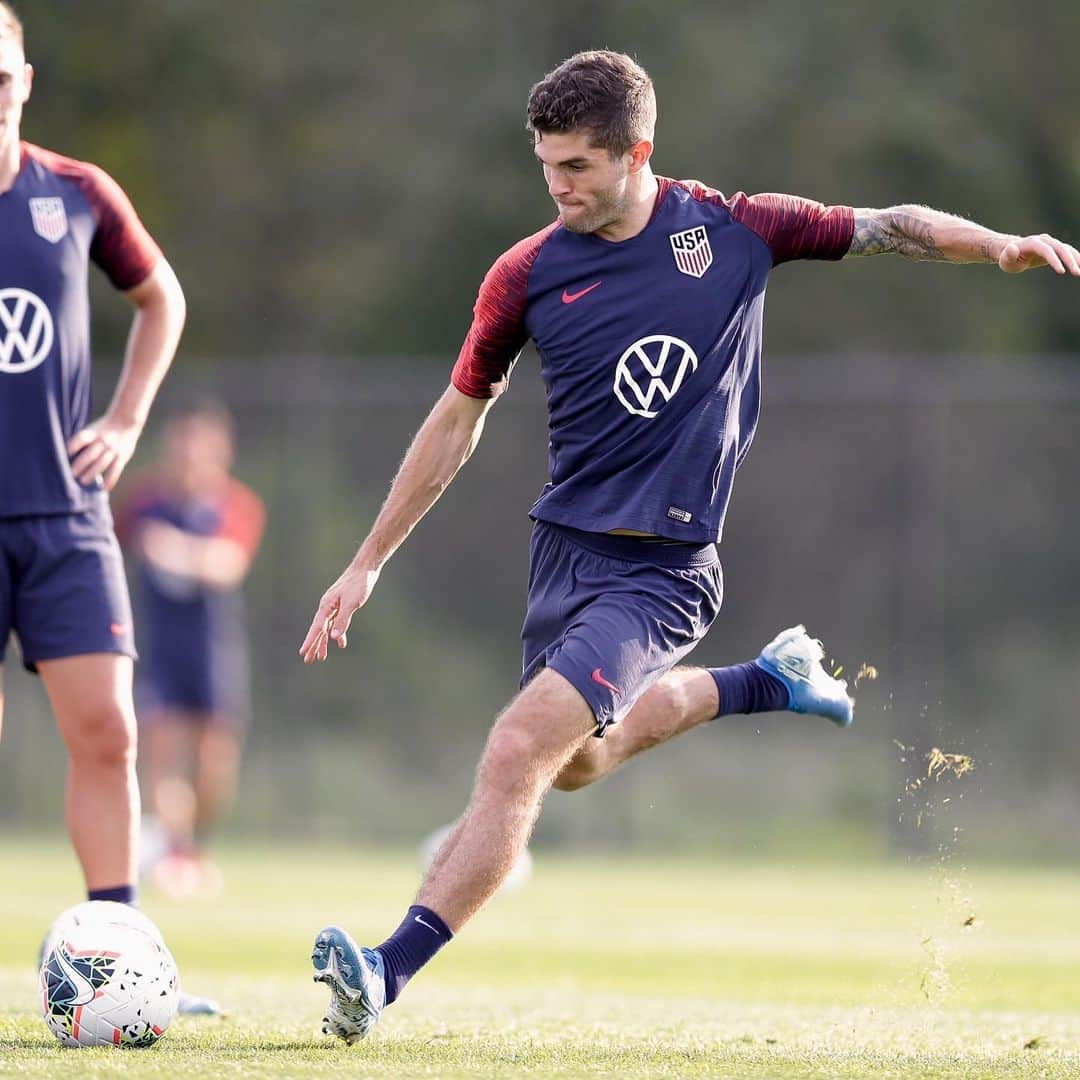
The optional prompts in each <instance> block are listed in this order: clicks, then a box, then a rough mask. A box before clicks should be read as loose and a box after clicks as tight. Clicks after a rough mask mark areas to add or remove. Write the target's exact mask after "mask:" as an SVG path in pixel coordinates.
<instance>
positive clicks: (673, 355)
mask: <svg viewBox="0 0 1080 1080" xmlns="http://www.w3.org/2000/svg"><path fill="white" fill-rule="evenodd" d="M655 119H656V100H655V97H654V95H653V88H652V83H651V81H650V79H649V76H648V75H647V74H646V73H645V72H644V71H643V70H642V69H641V68H640V67H639V66H638V65H637V64H636V63H634V61H633V60H631V59H630V58H629V57H627V56H624V55H621V54H619V53H613V52H607V51H603V52H585V53H579V54H578V55H576V56H573V57H571V58H570V59H569V60H567V61H566V62H565V63H563V64H561V65H560V66H559V67H558V68H556V69H555V70H554V71H553V72H551V73H550V74H549V75H547V76H546V77H545V78H544V79H543V80H542V81H541V82H539V83H538V84H537V85H536V86H534V87H533V89H532V93H531V94H530V97H529V102H528V124H529V127H530V129H531V130H532V133H533V141H534V152H535V154H536V157H537V159H538V160H539V162H540V166H541V168H542V169H543V173H544V179H545V181H546V182H547V186H548V192H549V194H550V195H551V197H552V199H554V200H555V204H556V207H557V209H558V219H557V220H556V221H554V222H553V223H552V224H550V225H548V226H547V227H546V228H543V229H541V230H540V231H539V232H537V233H535V234H534V235H532V236H530V237H527V238H526V239H524V240H522V241H520V242H519V243H517V244H515V245H514V246H513V247H512V248H510V250H509V251H507V252H506V253H505V254H503V255H502V256H500V257H499V259H497V260H496V262H495V264H494V266H493V267H492V268H491V270H490V271H489V273H488V275H487V277H486V278H485V279H484V283H483V285H482V286H481V288H480V295H479V298H478V300H477V303H476V307H475V309H474V310H475V317H474V319H473V323H472V327H471V329H470V330H469V334H468V337H467V338H466V340H465V344H464V346H463V347H462V350H461V353H460V355H459V357H458V360H457V363H456V365H455V367H454V370H453V375H452V378H451V385H450V386H449V387H448V388H447V390H446V392H445V393H444V394H443V396H442V397H441V398H440V400H439V401H438V403H437V404H436V405H435V408H434V409H433V410H432V412H431V414H430V415H429V416H428V418H427V419H426V420H425V422H424V424H423V426H422V427H421V428H420V431H419V432H418V433H417V435H416V438H415V439H414V441H413V443H412V446H411V447H410V448H409V451H408V453H407V454H406V456H405V459H404V461H403V462H402V465H401V468H400V470H399V471H398V474H397V477H396V478H395V480H394V482H393V485H392V486H391V489H390V494H389V496H388V498H387V500H386V503H385V505H384V506H383V507H382V510H381V511H380V512H379V515H378V517H377V518H376V521H375V524H374V526H373V527H372V529H371V532H370V533H369V535H368V537H367V538H366V539H365V540H364V542H363V544H362V545H361V546H360V550H359V551H358V552H357V554H356V556H355V557H354V558H353V560H352V562H351V563H350V564H349V566H348V567H347V568H346V569H345V572H344V573H343V574H342V575H341V577H339V578H338V580H337V581H336V582H335V583H334V584H333V585H332V586H331V587H330V588H329V589H328V590H327V592H326V593H325V594H324V595H323V597H322V600H321V602H320V604H319V608H318V611H317V612H316V614H315V618H314V620H313V622H312V624H311V628H310V630H309V631H308V634H307V637H306V638H305V639H304V642H303V645H302V646H301V648H300V652H301V655H302V656H303V658H304V660H305V661H306V662H307V663H312V662H314V661H316V660H325V659H326V656H327V651H328V646H329V643H330V641H334V642H336V643H337V645H338V646H339V647H341V648H344V647H345V644H346V635H347V632H348V629H349V623H350V621H351V619H352V617H353V615H354V614H355V613H356V611H357V609H359V608H360V607H362V606H363V605H364V604H365V603H366V602H367V599H368V597H369V596H370V595H371V591H372V589H373V588H374V587H375V583H376V582H377V580H378V578H379V574H380V573H381V572H382V569H383V567H384V566H385V565H386V562H387V560H388V559H389V558H390V556H391V555H393V554H394V552H395V551H396V550H397V549H398V547H399V546H400V545H401V544H402V542H403V541H404V540H405V538H406V537H407V536H408V535H409V533H410V532H411V531H412V529H413V528H414V526H415V525H416V524H417V522H418V521H419V520H420V518H421V517H423V515H424V513H425V512H426V511H427V510H428V509H429V508H430V507H431V505H432V504H433V503H434V502H435V500H436V499H437V498H438V497H439V495H441V494H442V492H443V490H444V489H445V488H446V486H447V484H449V483H450V481H451V479H452V478H453V477H454V475H455V473H456V472H457V470H458V469H459V468H460V467H461V466H462V464H463V463H464V462H465V461H466V459H467V458H468V457H469V455H470V454H471V453H472V451H473V449H474V448H475V446H476V443H477V440H478V439H479V438H480V433H481V431H482V429H483V425H484V418H485V416H486V415H487V411H488V408H489V407H490V405H491V403H492V402H493V401H494V400H495V398H496V397H497V396H498V395H499V394H500V393H501V392H502V390H503V389H504V388H505V386H506V383H507V380H508V378H509V375H510V371H511V369H512V367H513V365H514V361H515V359H516V358H517V356H518V354H519V353H520V351H521V348H522V346H523V345H524V344H525V342H526V340H527V339H529V338H532V340H533V341H534V343H535V344H536V348H537V351H538V352H539V354H540V360H541V370H542V374H543V377H544V382H545V384H546V386H547V395H548V413H549V425H550V439H551V442H550V447H551V450H550V467H551V481H550V483H549V484H548V485H547V486H546V487H545V488H544V490H543V491H542V492H541V494H540V497H539V498H538V499H537V500H536V503H535V504H534V505H533V508H532V511H531V516H532V518H533V519H534V521H535V526H534V529H533V536H532V551H531V569H530V575H529V595H528V608H527V611H526V615H525V624H524V628H523V631H522V636H523V639H524V645H525V655H524V674H523V676H522V680H521V686H522V690H521V692H520V693H519V694H518V696H517V697H516V698H515V699H514V700H513V701H512V702H511V703H510V704H509V705H508V706H507V708H506V709H505V710H504V711H503V713H502V714H501V715H500V716H499V718H498V719H497V720H496V722H495V724H494V727H493V728H492V730H491V734H490V736H489V738H488V741H487V745H486V746H485V748H484V752H483V755H482V757H481V760H480V764H479V767H478V769H477V774H476V782H475V786H474V788H473V792H472V797H471V799H470V801H469V804H468V806H467V808H466V809H465V812H464V813H463V814H462V816H461V818H460V820H459V821H458V823H457V825H456V827H455V828H454V830H453V832H452V833H451V834H450V836H449V837H448V838H447V840H446V842H445V843H444V844H443V847H442V848H441V850H440V851H439V854H438V855H437V857H436V859H435V861H434V862H433V864H432V866H431V868H430V870H429V872H428V875H427V877H426V879H425V880H424V883H423V885H422V886H421V888H420V892H419V894H418V896H417V898H416V903H415V904H414V905H413V906H412V907H411V908H409V911H408V913H407V914H406V916H405V919H404V921H403V922H402V923H401V925H400V926H399V927H398V929H397V930H396V931H394V933H393V934H392V935H391V937H390V938H388V939H387V940H386V941H385V942H383V944H381V945H380V946H378V948H375V949H369V948H360V947H359V946H357V944H356V943H355V942H354V941H353V939H352V938H351V937H350V936H349V935H348V934H347V933H346V932H345V931H344V930H342V929H340V928H338V927H335V926H330V927H327V928H326V929H324V930H323V931H321V932H320V933H319V934H318V936H317V937H316V939H315V947H314V951H313V953H312V962H313V964H314V966H315V978H316V980H317V981H320V982H324V983H326V984H327V985H328V986H329V988H330V991H331V999H330V1009H329V1012H328V1014H327V1017H326V1026H325V1028H324V1030H325V1031H327V1032H328V1033H333V1034H335V1035H338V1036H339V1037H341V1038H342V1039H345V1040H346V1041H348V1042H352V1041H355V1040H356V1039H358V1038H361V1037H363V1036H364V1035H366V1034H367V1032H368V1031H369V1030H370V1029H371V1027H372V1026H373V1025H374V1024H375V1022H376V1021H377V1020H378V1018H379V1015H380V1013H381V1012H382V1010H383V1008H384V1007H385V1006H386V1005H387V1004H389V1003H390V1002H392V1001H394V1000H395V999H396V998H397V996H398V995H399V994H400V993H401V991H402V988H403V987H404V986H405V984H406V983H407V982H408V980H409V979H410V978H411V977H412V976H413V975H414V974H415V973H416V972H417V971H418V970H419V968H420V967H421V966H423V965H424V964H425V963H426V962H427V961H428V960H430V959H431V957H432V956H434V955H435V953H436V952H437V951H438V950H439V949H440V948H441V947H442V946H443V945H445V944H446V943H447V942H448V941H449V940H450V939H451V937H452V936H453V934H454V933H455V932H456V931H457V930H459V929H460V928H461V927H462V926H463V925H464V924H465V923H466V922H467V921H468V920H469V919H470V918H471V917H472V916H473V915H474V914H475V913H476V912H477V911H478V910H479V909H480V907H481V906H482V905H483V903H484V902H485V901H486V900H487V899H488V898H489V897H490V896H491V895H492V893H494V892H495V890H496V889H497V888H498V886H499V883H500V882H501V881H502V880H503V878H504V877H505V875H506V874H507V873H508V871H509V870H510V868H511V867H512V866H513V864H514V860H515V859H516V858H517V856H518V854H519V853H520V852H521V850H522V848H523V846H524V845H525V843H526V841H527V839H528V836H529V832H530V830H531V829H532V827H533V823H534V822H535V821H536V818H537V815H538V814H539V811H540V805H541V802H542V801H543V798H544V795H545V794H546V793H547V791H548V790H549V789H550V788H552V787H556V788H559V789H561V790H564V791H570V790H574V789H576V788H580V787H584V786H585V785H587V784H591V783H593V782H594V781H596V780H599V779H600V778H601V777H603V776H606V775H607V774H608V773H610V772H611V771H612V770H613V769H615V768H617V767H618V766H619V765H621V764H622V763H623V762H624V761H626V760H627V758H630V757H632V756H633V755H634V754H636V753H639V752H640V751H642V750H646V749H649V748H651V747H653V746H656V745H657V744H658V743H662V742H664V741H665V740H667V739H670V738H672V737H673V736H675V735H678V734H681V733H682V732H684V731H688V730H689V729H690V728H693V727H695V726H697V725H698V724H701V723H703V722H705V721H707V720H711V719H713V718H714V717H717V716H723V715H726V714H730V713H750V712H759V711H766V710H773V709H788V710H791V711H793V712H800V713H813V714H817V715H820V716H825V717H828V718H829V719H830V720H832V721H833V722H834V723H836V724H838V725H839V726H841V727H844V726H846V725H848V724H850V723H851V719H852V701H851V699H850V698H849V697H848V694H847V688H846V686H845V684H844V683H843V682H840V681H839V680H836V679H833V678H831V677H830V676H829V675H828V674H827V673H826V672H825V671H824V669H823V668H822V665H821V659H822V652H821V647H820V645H819V644H818V643H817V642H815V641H813V640H812V639H811V638H810V637H809V636H808V635H807V634H806V632H805V630H804V629H803V628H802V627H801V626H797V627H794V628H792V629H790V630H785V631H783V632H782V633H781V634H780V635H778V636H777V637H776V638H775V639H774V640H773V641H772V642H770V643H769V644H768V645H767V646H766V647H765V648H764V649H763V650H762V652H761V654H760V655H759V656H758V658H757V659H756V660H755V661H753V662H751V663H745V664H739V665H737V666H734V667H725V668H716V669H695V668H690V667H681V666H676V665H678V664H679V663H680V661H682V659H683V658H684V657H685V656H686V655H687V654H688V653H689V652H690V650H691V649H693V647H694V646H695V645H696V644H697V643H698V641H700V640H701V638H702V636H703V635H704V634H705V632H706V630H707V629H708V628H709V625H710V623H711V622H712V621H713V619H714V618H715V617H716V614H717V611H718V609H719V607H720V600H721V593H722V586H721V572H720V564H719V562H718V560H717V555H716V549H715V547H714V545H715V544H716V542H717V541H718V540H719V538H720V534H721V529H722V526H723V521H724V512H725V510H726V508H727V504H728V499H729V496H730V494H731V486H732V480H733V479H734V475H735V470H736V468H737V467H738V465H739V463H740V462H741V461H742V459H743V457H744V456H745V454H746V452H747V450H748V449H749V447H750V442H751V439H752V438H753V435H754V429H755V426H756V424H757V416H758V404H759V396H760V385H759V383H760V348H761V322H762V304H763V300H764V294H765V283H766V280H767V278H768V276H769V272H770V271H771V270H772V269H773V267H775V266H777V265H779V264H780V263H782V262H787V261H789V260H792V259H811V258H812V259H841V258H843V257H844V256H845V255H871V254H877V253H880V252H890V251H891V252H897V253H899V254H901V255H907V256H908V257H910V258H914V259H937V260H944V261H948V262H988V263H997V265H998V266H999V267H1000V268H1001V269H1002V270H1005V271H1007V272H1017V271H1020V270H1027V269H1029V268H1031V267H1035V266H1050V267H1052V268H1053V269H1054V270H1056V271H1057V272H1058V273H1059V274H1065V273H1070V274H1074V275H1075V274H1080V256H1078V253H1077V251H1076V250H1075V249H1074V248H1072V247H1069V246H1068V245H1067V244H1063V243H1061V242H1059V241H1057V240H1055V239H1053V238H1052V237H1049V236H1045V235H1043V236H1027V237H1020V236H1009V235H1004V234H1001V233H995V232H991V231H989V230H987V229H984V228H982V227H981V226H979V225H975V224H973V223H972V222H969V221H964V220H962V219H960V218H956V217H953V216H951V215H949V214H943V213H939V212H937V211H934V210H928V209H926V208H924V207H919V206H900V207H893V208H891V209H888V210H853V209H851V208H849V207H846V206H832V207H826V206H822V205H821V204H819V203H816V202H811V201H809V200H807V199H802V198H796V197H794V196H791V195H752V196H746V195H744V194H741V193H739V194H736V195H732V196H725V195H722V194H721V193H720V192H718V191H714V190H713V189H711V188H708V187H706V186H705V185H704V184H701V183H699V182H697V181H688V180H669V179H666V178H664V177H661V176H656V175H655V174H654V173H653V171H652V168H651V166H650V157H651V155H652V150H653V144H652V139H653V128H654V124H655Z"/></svg>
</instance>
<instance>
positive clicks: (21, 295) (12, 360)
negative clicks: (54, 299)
mask: <svg viewBox="0 0 1080 1080" xmlns="http://www.w3.org/2000/svg"><path fill="white" fill-rule="evenodd" d="M52 344H53V321H52V315H50V314H49V309H48V308H47V307H46V306H45V301H44V300H42V299H41V298H40V297H39V296H35V295H34V294H33V293H32V292H27V290H26V289H0V374H4V375H21V374H22V373H23V372H24V371H30V370H32V369H33V368H36V367H37V366H38V364H40V363H41V362H42V361H43V360H44V359H45V357H46V356H48V355H49V350H50V349H51V348H52Z"/></svg>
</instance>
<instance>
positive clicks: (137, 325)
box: [67, 259, 187, 491]
mask: <svg viewBox="0 0 1080 1080" xmlns="http://www.w3.org/2000/svg"><path fill="white" fill-rule="evenodd" d="M124 295H125V296H126V297H127V298H128V300H130V301H131V303H132V304H134V305H135V318H134V319H133V320H132V323H131V333H130V334H129V335H128V340H127V349H126V350H125V353H124V366H123V369H122V370H121V372H120V381H119V382H118V383H117V384H116V390H115V392H114V393H113V397H112V401H111V402H110V403H109V408H108V409H107V410H106V412H105V415H104V416H102V417H101V418H100V419H98V420H95V421H94V422H93V423H92V424H88V425H87V426H86V427H84V428H83V429H82V430H81V431H77V432H76V433H75V434H74V435H72V437H71V438H70V439H69V440H68V447H67V449H68V454H70V455H71V471H72V472H73V473H74V475H75V479H76V480H78V481H80V482H81V483H84V484H85V483H92V482H93V481H95V480H101V481H103V482H104V484H105V488H106V489H107V490H109V491H111V490H112V489H113V488H114V487H115V486H116V481H117V480H119V479H120V474H121V473H122V472H123V471H124V466H125V465H127V463H128V462H129V461H130V460H131V455H132V454H133V453H134V452H135V444H136V443H137V442H138V441H139V436H140V435H141V434H142V429H143V427H144V426H145V424H146V418H147V416H148V415H149V413H150V406H151V404H152V403H153V401H154V396H155V395H156V394H157V391H158V387H159V386H160V385H161V380H162V379H163V378H165V372H166V371H168V370H169V365H170V364H171V363H172V358H173V355H174V354H175V352H176V346H177V344H178V343H179V341H180V332H181V330H183V328H184V317H185V314H186V310H187V309H186V305H185V302H184V293H183V290H182V289H181V288H180V282H179V281H177V280H176V275H175V274H174V273H173V270H172V267H171V266H169V264H168V263H167V262H166V261H165V260H164V259H159V260H158V263H157V266H155V267H154V269H153V270H152V271H151V272H150V274H149V276H148V277H147V278H146V279H145V280H144V281H141V282H140V283H139V284H138V285H136V286H135V287H134V288H133V289H128V291H127V292H125V293H124Z"/></svg>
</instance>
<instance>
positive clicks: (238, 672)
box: [135, 626, 251, 729]
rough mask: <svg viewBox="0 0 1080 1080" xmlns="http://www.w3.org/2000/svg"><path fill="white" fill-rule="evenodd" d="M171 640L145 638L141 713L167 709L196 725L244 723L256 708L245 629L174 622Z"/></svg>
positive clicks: (148, 718)
mask: <svg viewBox="0 0 1080 1080" xmlns="http://www.w3.org/2000/svg"><path fill="white" fill-rule="evenodd" d="M169 638H170V640H169V641H168V642H165V641H162V640H160V638H157V639H154V640H152V641H151V642H150V643H149V644H146V643H143V646H144V647H143V661H142V663H140V664H139V668H138V671H137V673H136V676H137V677H136V680H135V700H136V703H137V704H138V706H139V713H140V718H141V719H143V720H144V721H145V722H146V723H149V724H153V723H155V722H157V721H158V720H159V719H161V718H162V715H163V714H164V713H168V714H169V716H170V719H177V718H179V719H180V720H182V721H185V722H187V723H190V724H192V725H195V726H200V725H210V726H220V727H224V728H237V729H239V728H243V727H244V726H245V725H246V723H247V720H248V716H249V714H250V712H251V706H250V675H249V665H248V653H247V645H246V642H245V641H244V640H243V637H242V635H240V634H237V635H227V634H226V635H222V634H219V635H216V636H215V635H210V634H208V633H207V632H206V630H205V628H204V627H189V628H187V630H186V632H185V629H184V627H183V626H179V627H172V628H170V633H169Z"/></svg>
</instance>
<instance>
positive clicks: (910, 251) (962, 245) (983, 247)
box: [847, 206, 1009, 262]
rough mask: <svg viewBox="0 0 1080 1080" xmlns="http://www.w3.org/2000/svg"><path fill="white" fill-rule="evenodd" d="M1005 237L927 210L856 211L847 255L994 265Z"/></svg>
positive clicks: (908, 208)
mask: <svg viewBox="0 0 1080 1080" xmlns="http://www.w3.org/2000/svg"><path fill="white" fill-rule="evenodd" d="M1008 239H1009V238H1008V237H1005V236H1003V235H1002V234H1001V233H995V232H991V231H990V230H989V229H984V228H983V227H982V226H981V225H976V224H975V222H973V221H965V220H964V218H960V217H956V216H954V215H953V214H945V213H942V212H941V211H940V210H931V209H930V208H929V207H927V206H892V207H889V208H888V209H887V210H856V211H855V233H854V235H853V236H852V239H851V247H850V248H848V252H847V253H848V254H849V255H880V254H883V253H885V252H894V253H895V254H897V255H905V256H907V258H909V259H935V260H943V261H945V262H997V260H998V255H999V254H1000V253H1001V249H1002V246H1003V245H1004V243H1006V242H1007V241H1008Z"/></svg>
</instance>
